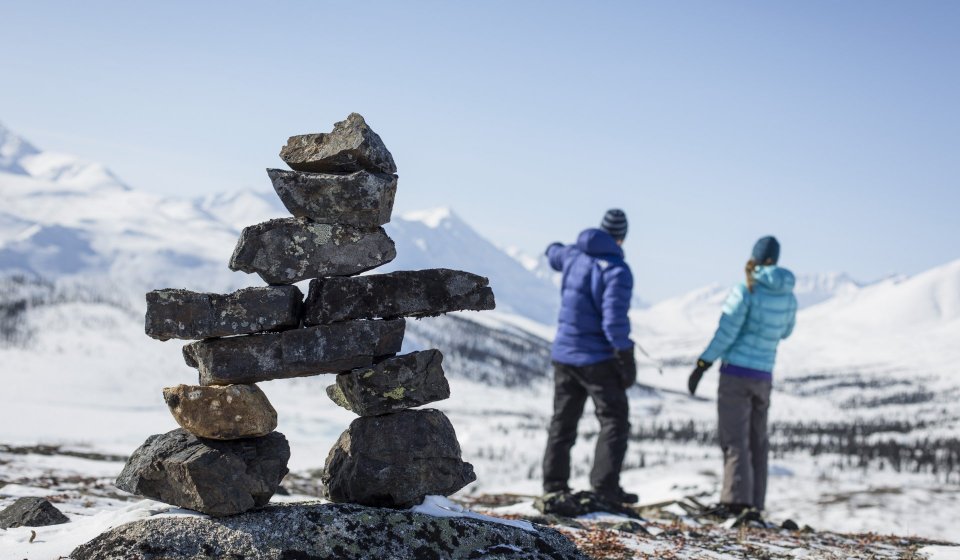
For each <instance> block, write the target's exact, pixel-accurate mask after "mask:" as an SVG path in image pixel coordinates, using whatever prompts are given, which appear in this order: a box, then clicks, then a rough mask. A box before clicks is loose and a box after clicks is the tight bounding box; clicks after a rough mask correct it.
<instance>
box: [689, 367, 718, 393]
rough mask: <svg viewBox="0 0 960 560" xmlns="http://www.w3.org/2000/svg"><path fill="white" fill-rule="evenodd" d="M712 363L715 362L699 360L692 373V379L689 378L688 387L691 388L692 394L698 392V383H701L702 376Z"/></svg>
mask: <svg viewBox="0 0 960 560" xmlns="http://www.w3.org/2000/svg"><path fill="white" fill-rule="evenodd" d="M712 365H713V362H705V361H703V360H697V367H695V368H693V373H691V374H690V379H688V380H687V389H690V394H691V395H695V394H697V385H699V384H700V378H701V377H703V374H704V373H706V371H707V370H708V369H710V366H712Z"/></svg>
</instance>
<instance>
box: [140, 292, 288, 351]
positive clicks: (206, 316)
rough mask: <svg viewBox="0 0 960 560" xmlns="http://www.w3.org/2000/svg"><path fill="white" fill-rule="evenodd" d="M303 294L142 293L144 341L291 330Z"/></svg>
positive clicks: (197, 338)
mask: <svg viewBox="0 0 960 560" xmlns="http://www.w3.org/2000/svg"><path fill="white" fill-rule="evenodd" d="M302 308H303V293H302V292H301V291H300V289H299V288H297V287H296V286H264V287H257V288H244V289H242V290H238V291H236V292H233V293H232V294H226V295H223V294H207V293H199V292H191V291H190V290H176V289H166V290H154V291H152V292H148V293H147V315H146V332H147V335H148V336H150V337H153V338H156V339H159V340H169V339H171V338H180V339H186V340H200V339H203V338H212V337H218V336H231V335H237V334H251V333H256V332H263V331H278V330H284V329H291V328H295V327H298V326H299V325H300V313H301V310H302Z"/></svg>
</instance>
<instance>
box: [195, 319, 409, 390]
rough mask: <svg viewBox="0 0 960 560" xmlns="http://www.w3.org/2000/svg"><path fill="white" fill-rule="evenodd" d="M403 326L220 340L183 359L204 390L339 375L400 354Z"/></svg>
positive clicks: (365, 324) (356, 324) (350, 325)
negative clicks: (312, 376)
mask: <svg viewBox="0 0 960 560" xmlns="http://www.w3.org/2000/svg"><path fill="white" fill-rule="evenodd" d="M403 331H404V321H403V319H397V320H393V321H349V322H345V323H337V324H335V325H321V326H318V327H309V328H305V329H295V330H291V331H284V332H282V333H269V334H255V335H250V336H234V337H229V338H215V339H211V340H202V341H199V342H194V343H191V344H187V345H186V346H184V347H183V356H184V359H185V360H186V362H187V365H189V366H190V367H195V368H197V369H198V370H200V384H201V385H230V384H233V383H256V382H258V381H266V380H269V379H283V378H288V377H301V376H305V375H316V374H320V373H340V372H344V371H348V370H351V369H355V368H359V367H365V366H369V365H370V364H372V363H374V361H375V360H376V358H382V357H384V356H390V355H392V354H396V353H397V352H399V351H400V344H401V343H402V342H403Z"/></svg>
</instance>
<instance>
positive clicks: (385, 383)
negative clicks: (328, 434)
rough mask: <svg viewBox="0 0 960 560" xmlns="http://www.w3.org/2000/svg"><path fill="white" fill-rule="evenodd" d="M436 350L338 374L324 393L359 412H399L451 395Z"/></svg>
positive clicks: (372, 413) (366, 413)
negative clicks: (333, 383) (334, 381)
mask: <svg viewBox="0 0 960 560" xmlns="http://www.w3.org/2000/svg"><path fill="white" fill-rule="evenodd" d="M442 364H443V354H441V353H440V351H439V350H426V351H424V352H413V353H411V354H405V355H403V356H396V357H394V358H388V359H386V360H383V361H382V362H379V363H377V364H375V365H372V366H370V367H365V368H358V369H355V370H353V371H351V372H350V373H341V374H340V375H338V376H337V383H336V384H335V385H330V386H329V387H327V395H329V396H330V399H331V400H332V401H333V402H335V403H337V404H338V405H340V406H342V407H343V408H346V409H347V410H351V411H353V412H355V413H357V414H358V415H360V416H376V415H379V414H387V413H390V412H399V411H401V410H406V409H408V408H413V407H415V406H422V405H425V404H427V403H432V402H435V401H439V400H443V399H446V398H449V397H450V385H449V384H448V383H447V378H446V377H444V375H443V365H442Z"/></svg>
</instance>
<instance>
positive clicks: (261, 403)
mask: <svg viewBox="0 0 960 560" xmlns="http://www.w3.org/2000/svg"><path fill="white" fill-rule="evenodd" d="M163 400H164V401H166V402H167V406H168V407H170V413H171V414H173V419H174V420H176V421H177V424H180V427H182V428H183V429H185V430H187V431H188V432H190V433H191V434H193V435H195V436H197V437H202V438H210V439H242V438H249V437H263V436H265V435H267V434H269V433H270V432H272V431H274V430H275V429H277V411H276V409H274V408H273V405H271V404H270V401H269V400H267V396H266V395H265V394H263V391H261V390H260V388H259V387H257V386H256V385H226V386H218V387H204V386H200V385H177V386H176V387H166V388H165V389H164V390H163Z"/></svg>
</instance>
